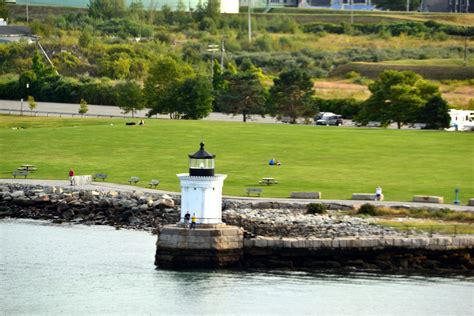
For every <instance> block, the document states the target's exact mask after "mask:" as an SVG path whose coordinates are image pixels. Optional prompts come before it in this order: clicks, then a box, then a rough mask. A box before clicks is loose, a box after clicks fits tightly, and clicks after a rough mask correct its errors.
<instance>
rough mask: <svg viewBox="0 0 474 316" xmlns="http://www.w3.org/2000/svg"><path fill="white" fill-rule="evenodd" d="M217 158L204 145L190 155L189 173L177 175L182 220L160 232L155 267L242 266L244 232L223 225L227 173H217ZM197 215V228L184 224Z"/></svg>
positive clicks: (237, 228) (234, 227) (235, 227)
mask: <svg viewBox="0 0 474 316" xmlns="http://www.w3.org/2000/svg"><path fill="white" fill-rule="evenodd" d="M215 157H216V156H215V155H213V154H210V153H208V152H206V151H205V150H204V143H201V148H200V149H199V150H198V151H197V152H196V153H194V154H192V155H189V173H180V174H177V176H178V178H179V180H180V182H181V219H180V222H179V223H177V224H175V225H166V226H164V227H163V228H161V229H160V231H159V234H158V240H157V242H156V254H155V264H156V265H157V266H159V267H164V268H186V269H190V268H192V269H195V268H220V267H230V266H237V265H239V264H240V263H241V260H242V258H243V253H244V252H243V249H244V232H243V229H241V228H239V227H237V226H232V225H226V224H225V223H223V222H222V186H223V185H224V180H225V178H227V175H225V174H214V158H215ZM187 212H189V214H190V215H191V216H192V215H193V214H195V216H196V218H197V221H196V222H197V225H196V227H193V228H192V229H191V228H190V227H188V226H185V225H183V224H182V223H184V215H186V213H187Z"/></svg>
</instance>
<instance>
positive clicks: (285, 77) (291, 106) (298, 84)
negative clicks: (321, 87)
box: [269, 68, 316, 123]
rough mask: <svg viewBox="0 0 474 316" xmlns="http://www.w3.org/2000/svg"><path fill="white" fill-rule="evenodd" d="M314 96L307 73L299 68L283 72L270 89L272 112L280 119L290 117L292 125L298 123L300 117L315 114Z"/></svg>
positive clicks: (311, 83)
mask: <svg viewBox="0 0 474 316" xmlns="http://www.w3.org/2000/svg"><path fill="white" fill-rule="evenodd" d="M313 94H314V89H313V82H312V81H311V78H310V77H309V75H308V74H307V73H306V72H305V71H303V70H301V69H298V68H296V69H292V70H287V71H283V72H281V73H280V75H279V77H278V78H276V79H274V80H273V87H272V88H271V89H270V99H269V101H270V111H271V113H272V115H274V116H276V117H277V118H279V119H281V118H282V117H284V116H288V117H290V119H291V123H296V119H297V118H298V117H300V116H303V117H310V116H312V115H314V114H315V112H316V111H315V109H314V108H313V107H312V102H311V97H312V96H313Z"/></svg>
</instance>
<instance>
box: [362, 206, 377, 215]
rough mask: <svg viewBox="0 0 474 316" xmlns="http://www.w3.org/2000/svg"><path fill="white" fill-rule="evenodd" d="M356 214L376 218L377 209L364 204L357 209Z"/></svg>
mask: <svg viewBox="0 0 474 316" xmlns="http://www.w3.org/2000/svg"><path fill="white" fill-rule="evenodd" d="M357 214H363V215H370V216H377V208H376V207H375V205H372V204H369V203H365V204H363V205H362V206H361V207H360V208H359V211H358V212H357Z"/></svg>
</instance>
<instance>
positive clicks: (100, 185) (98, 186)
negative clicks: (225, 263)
mask: <svg viewBox="0 0 474 316" xmlns="http://www.w3.org/2000/svg"><path fill="white" fill-rule="evenodd" d="M2 183H6V184H15V183H16V184H31V185H46V186H55V187H63V188H75V189H80V190H96V191H123V192H132V191H135V192H144V193H157V194H169V195H180V194H181V193H179V192H170V191H163V190H156V189H147V188H142V187H136V186H131V185H125V184H117V183H110V182H93V184H89V185H80V186H73V187H71V185H70V182H69V180H37V179H0V184H2ZM223 198H224V199H226V200H230V201H237V202H244V201H251V202H279V203H309V202H313V203H314V202H318V203H327V204H341V205H348V206H351V205H362V204H365V203H371V204H373V205H376V206H385V207H397V206H406V207H418V208H430V209H443V208H446V209H450V210H453V211H469V212H474V206H466V205H454V204H433V203H414V202H397V201H355V200H305V199H290V198H261V197H245V196H223Z"/></svg>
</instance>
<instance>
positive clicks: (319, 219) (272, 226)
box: [222, 208, 401, 238]
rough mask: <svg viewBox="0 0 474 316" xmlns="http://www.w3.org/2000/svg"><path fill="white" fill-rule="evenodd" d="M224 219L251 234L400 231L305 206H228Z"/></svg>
mask: <svg viewBox="0 0 474 316" xmlns="http://www.w3.org/2000/svg"><path fill="white" fill-rule="evenodd" d="M222 216H223V220H224V221H225V222H226V223H227V224H230V225H235V226H240V227H243V228H244V229H245V230H246V231H248V232H250V233H252V234H253V235H259V236H279V237H304V238H310V237H320V238H336V237H364V236H384V235H392V236H393V235H400V234H401V233H400V232H398V231H396V230H394V229H391V228H387V227H385V228H384V227H381V226H376V225H372V224H371V222H370V221H369V220H367V219H363V218H359V217H352V216H347V215H342V216H335V215H312V214H306V209H301V208H292V209H230V210H226V211H224V212H223V215H222Z"/></svg>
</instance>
